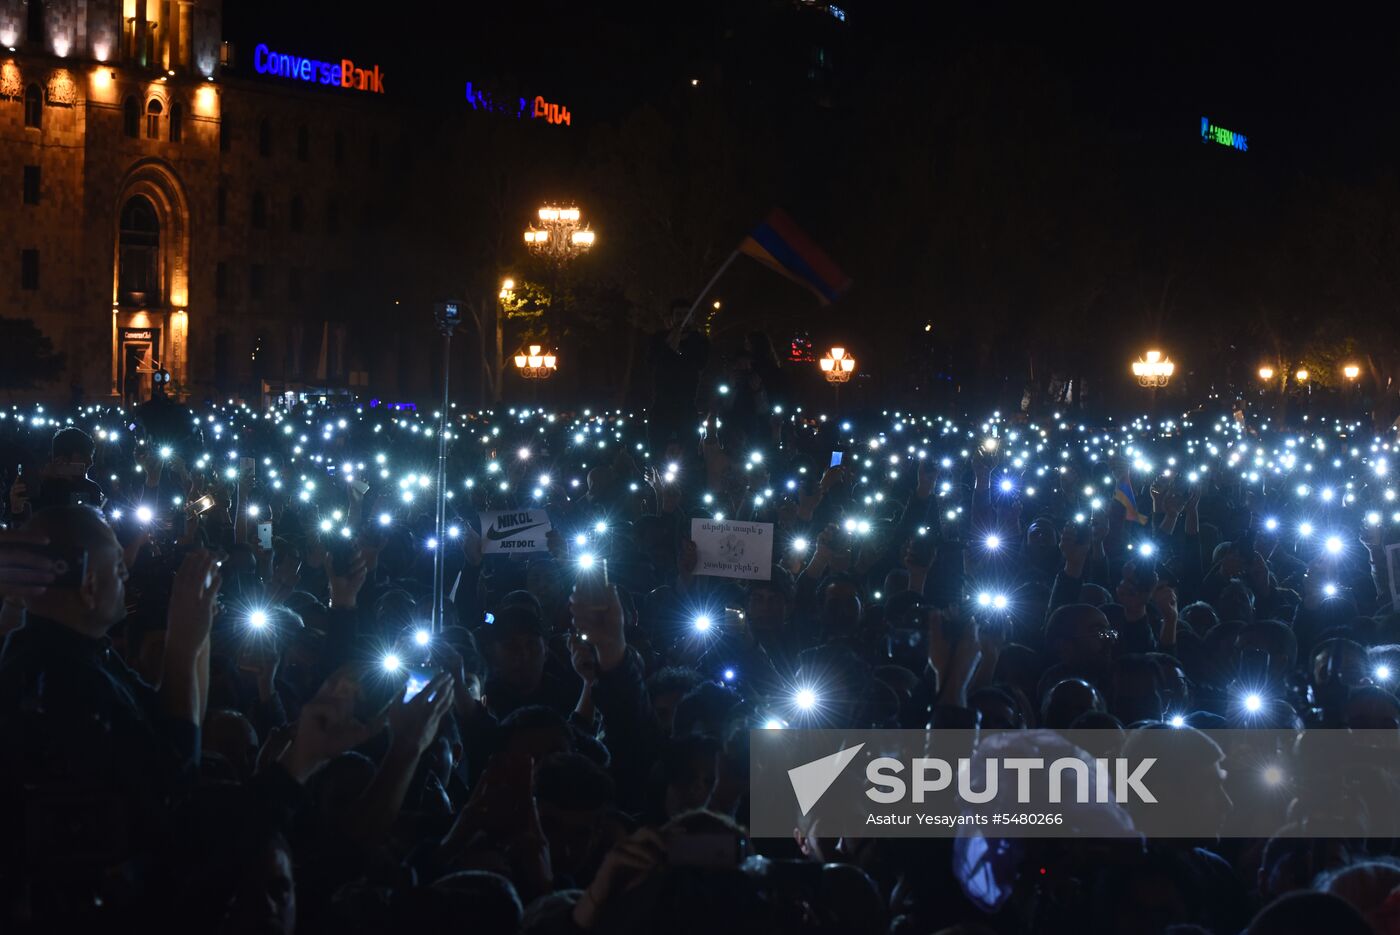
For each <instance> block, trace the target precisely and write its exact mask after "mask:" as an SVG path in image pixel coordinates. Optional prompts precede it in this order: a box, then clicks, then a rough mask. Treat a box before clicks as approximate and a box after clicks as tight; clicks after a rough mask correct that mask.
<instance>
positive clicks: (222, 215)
mask: <svg viewBox="0 0 1400 935" xmlns="http://www.w3.org/2000/svg"><path fill="white" fill-rule="evenodd" d="M214 216H215V218H217V219H218V222H219V226H220V227H223V226H224V224H226V223H228V188H227V187H225V186H223V185H220V186H219V192H218V203H217V207H215V209H214Z"/></svg>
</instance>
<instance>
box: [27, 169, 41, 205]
mask: <svg viewBox="0 0 1400 935" xmlns="http://www.w3.org/2000/svg"><path fill="white" fill-rule="evenodd" d="M39 180H40V175H39V167H38V166H25V167H24V203H25V204H27V205H37V204H38V203H39Z"/></svg>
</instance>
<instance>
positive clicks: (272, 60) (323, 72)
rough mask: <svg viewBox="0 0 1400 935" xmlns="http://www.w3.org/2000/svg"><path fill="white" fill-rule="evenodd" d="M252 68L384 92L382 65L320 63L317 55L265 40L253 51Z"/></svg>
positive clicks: (309, 81)
mask: <svg viewBox="0 0 1400 935" xmlns="http://www.w3.org/2000/svg"><path fill="white" fill-rule="evenodd" d="M253 70H254V71H255V72H257V73H258V74H260V75H273V76H275V77H277V78H292V79H295V80H297V81H305V82H307V83H309V84H329V85H333V86H336V87H341V88H352V89H354V90H356V91H373V92H374V93H376V94H383V93H384V73H383V72H382V71H380V70H379V66H378V65H375V66H373V67H372V68H356V67H355V63H354V62H353V61H351V60H350V59H348V58H343V59H341V60H340V61H339V62H321V61H317V60H316V59H314V58H302V57H301V56H299V55H287V54H286V53H283V52H274V51H272V50H271V49H269V48H268V47H267V45H266V44H265V43H259V44H258V47H257V48H255V49H254V50H253Z"/></svg>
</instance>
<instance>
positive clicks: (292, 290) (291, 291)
mask: <svg viewBox="0 0 1400 935" xmlns="http://www.w3.org/2000/svg"><path fill="white" fill-rule="evenodd" d="M287 298H288V299H291V300H292V301H293V302H300V301H301V270H299V269H293V270H289V271H288V272H287Z"/></svg>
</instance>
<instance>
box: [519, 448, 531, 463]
mask: <svg viewBox="0 0 1400 935" xmlns="http://www.w3.org/2000/svg"><path fill="white" fill-rule="evenodd" d="M516 455H517V456H518V457H519V458H520V460H521V461H528V460H530V449H529V448H521V449H520V450H519V451H518V452H516Z"/></svg>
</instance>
